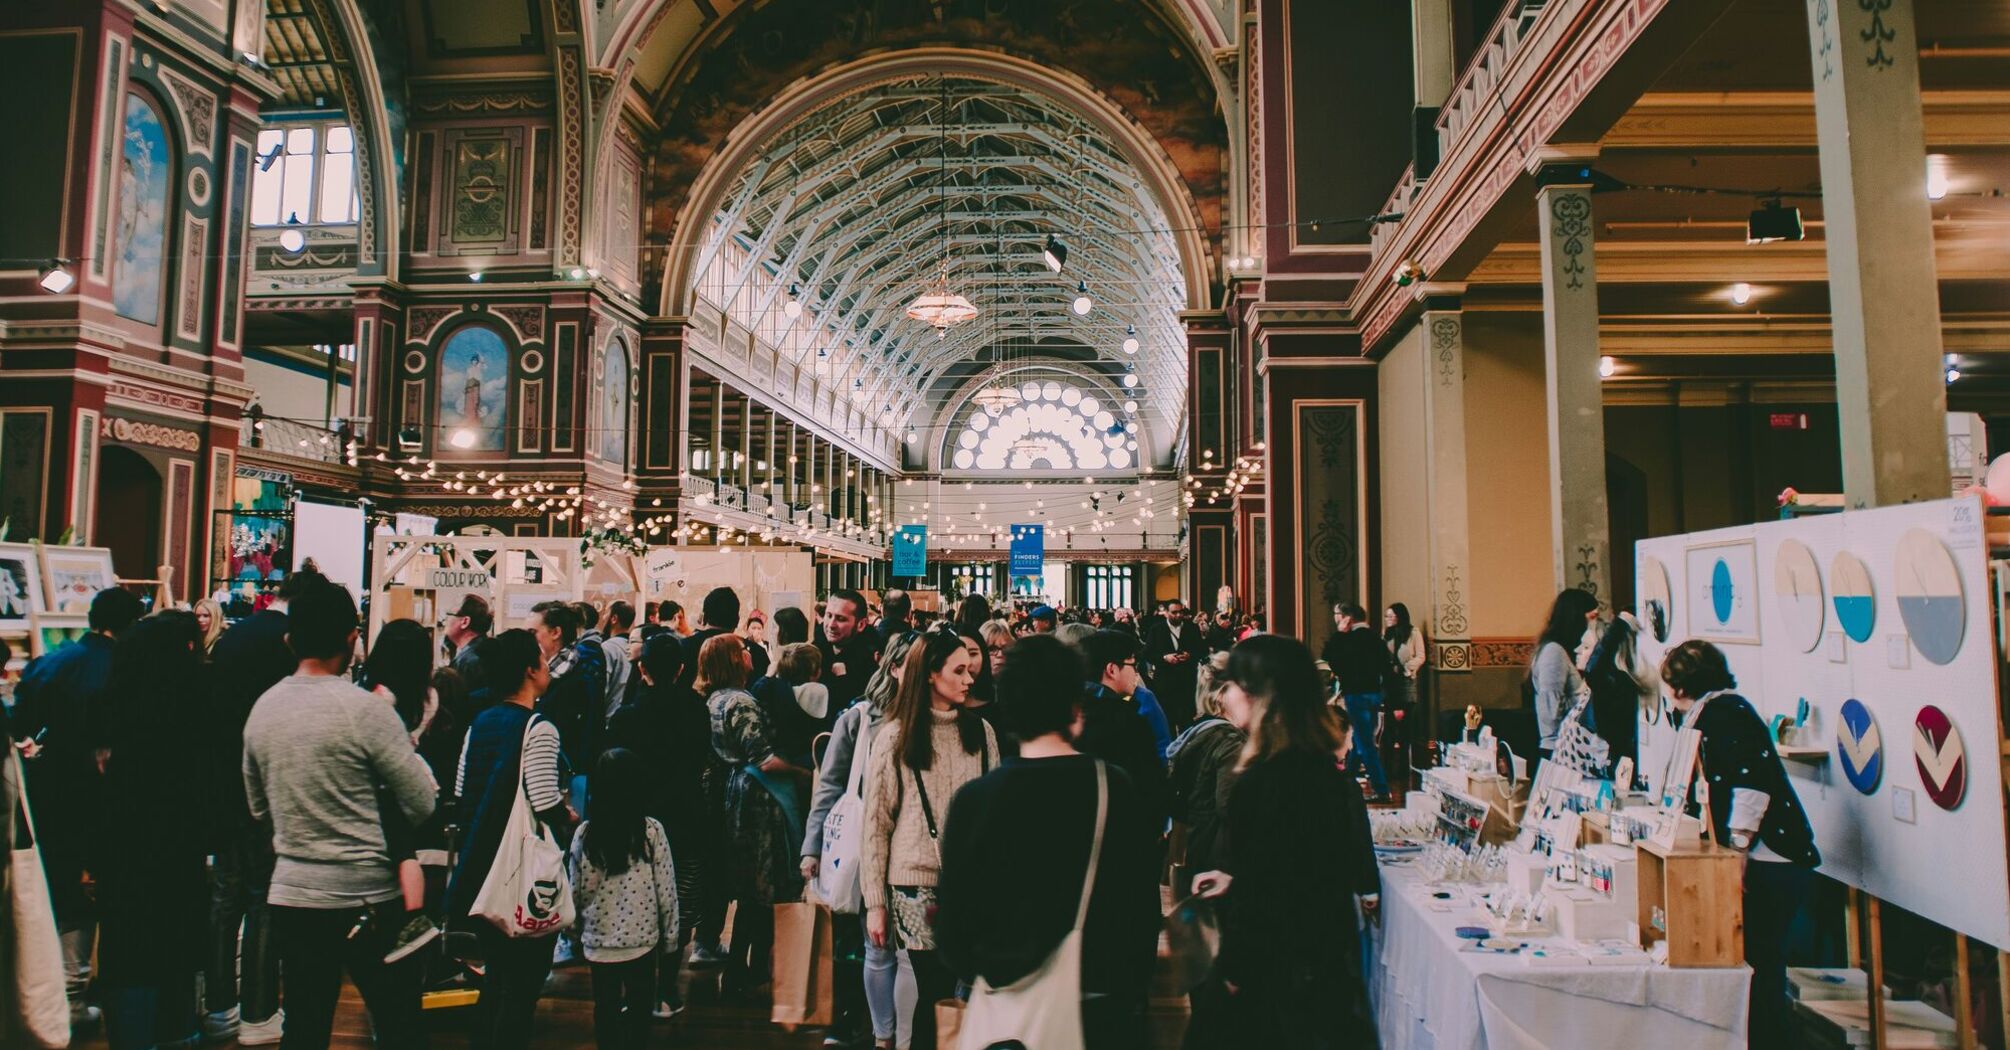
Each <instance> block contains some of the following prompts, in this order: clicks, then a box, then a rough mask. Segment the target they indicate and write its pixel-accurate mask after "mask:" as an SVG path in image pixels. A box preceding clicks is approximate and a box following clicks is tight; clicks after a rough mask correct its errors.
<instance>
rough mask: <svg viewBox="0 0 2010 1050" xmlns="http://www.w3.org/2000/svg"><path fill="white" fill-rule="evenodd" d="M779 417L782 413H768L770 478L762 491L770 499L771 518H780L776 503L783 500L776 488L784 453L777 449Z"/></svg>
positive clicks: (769, 510)
mask: <svg viewBox="0 0 2010 1050" xmlns="http://www.w3.org/2000/svg"><path fill="white" fill-rule="evenodd" d="M779 415H780V413H777V412H769V413H768V477H767V482H766V484H764V485H762V486H761V489H762V491H763V492H764V493H765V494H766V495H767V497H768V517H771V518H774V517H780V515H778V514H776V513H775V501H776V500H778V499H781V498H782V493H781V491H780V490H779V489H776V488H775V471H776V469H777V467H778V463H777V461H778V460H780V459H781V458H782V455H783V453H782V452H781V451H780V450H779V449H777V448H776V447H775V431H776V429H777V428H776V426H775V420H776V418H777V417H778V416H779Z"/></svg>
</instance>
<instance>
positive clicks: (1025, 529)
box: [1007, 525, 1047, 576]
mask: <svg viewBox="0 0 2010 1050" xmlns="http://www.w3.org/2000/svg"><path fill="white" fill-rule="evenodd" d="M1046 560H1047V527H1046V526H1045V525H1014V526H1012V562H1011V566H1010V568H1009V569H1008V570H1007V571H1008V572H1009V573H1010V574H1011V575H1013V576H1038V575H1040V574H1041V573H1042V572H1044V571H1046V565H1045V562H1046Z"/></svg>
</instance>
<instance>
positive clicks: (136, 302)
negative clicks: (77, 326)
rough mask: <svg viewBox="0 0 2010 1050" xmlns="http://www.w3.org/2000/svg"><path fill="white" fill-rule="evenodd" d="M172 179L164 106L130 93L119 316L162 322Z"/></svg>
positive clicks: (120, 221)
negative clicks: (162, 289) (162, 293)
mask: <svg viewBox="0 0 2010 1050" xmlns="http://www.w3.org/2000/svg"><path fill="white" fill-rule="evenodd" d="M173 182H174V147H173V145H171V144H170V142H169V140H168V130H167V124H166V123H165V122H163V121H162V120H161V111H160V108H159V107H157V106H155V105H154V103H153V101H152V100H151V99H149V98H147V97H146V96H145V95H143V94H141V93H139V92H137V91H129V92H127V93H126V123H125V133H124V145H123V148H122V149H121V150H120V152H119V211H118V218H117V233H116V236H117V237H118V242H117V243H118V260H117V264H116V265H115V266H113V267H112V306H113V308H114V309H116V310H117V311H118V313H119V316H120V317H126V318H131V319H132V320H135V321H138V322H140V323H141V324H149V325H157V324H159V323H161V288H162V286H163V285H164V284H165V283H166V280H167V271H166V267H167V231H168V187H169V186H171V185H173Z"/></svg>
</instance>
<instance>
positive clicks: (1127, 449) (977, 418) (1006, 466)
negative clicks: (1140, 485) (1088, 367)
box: [949, 379, 1138, 471]
mask: <svg viewBox="0 0 2010 1050" xmlns="http://www.w3.org/2000/svg"><path fill="white" fill-rule="evenodd" d="M994 389H1010V388H994ZM1016 393H1017V394H1018V401H1017V403H1016V404H1012V405H1010V406H1004V405H995V404H994V405H991V406H984V407H977V408H973V409H972V411H971V412H970V413H969V415H968V416H967V417H966V418H965V420H964V423H963V426H962V427H961V428H960V430H958V431H956V432H955V433H956V436H955V439H954V440H953V441H952V442H951V445H950V450H949V462H950V465H952V466H954V467H955V468H956V469H958V470H1000V471H1002V470H1068V471H1077V470H1130V469H1132V468H1133V467H1135V466H1136V465H1137V462H1138V440H1137V422H1136V419H1135V413H1136V411H1137V404H1136V402H1133V401H1117V402H1105V401H1103V400H1101V399H1099V398H1097V397H1096V396H1095V395H1094V394H1092V393H1091V392H1089V391H1086V390H1083V389H1082V388H1081V387H1080V386H1077V385H1076V384H1074V383H1071V382H1068V381H1066V380H1059V379H1048V380H1045V381H1031V382H1026V383H1024V384H1022V385H1020V386H1019V387H1018V388H1016ZM994 409H995V410H994Z"/></svg>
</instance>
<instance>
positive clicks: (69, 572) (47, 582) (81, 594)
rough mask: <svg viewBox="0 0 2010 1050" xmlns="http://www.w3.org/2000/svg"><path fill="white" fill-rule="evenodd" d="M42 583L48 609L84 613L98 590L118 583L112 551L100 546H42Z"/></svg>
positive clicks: (45, 604) (44, 605) (54, 611)
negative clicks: (113, 567) (114, 571)
mask: <svg viewBox="0 0 2010 1050" xmlns="http://www.w3.org/2000/svg"><path fill="white" fill-rule="evenodd" d="M42 583H43V597H44V599H46V600H45V601H44V603H43V607H44V608H45V609H47V610H48V611H49V612H52V613H83V612H88V611H90V608H91V599H92V598H94V597H96V596H97V594H98V592H99V591H102V590H104V589H106V588H108V587H116V586H118V577H117V576H115V575H113V573H112V552H111V551H110V550H107V549H106V548H103V547H43V548H42Z"/></svg>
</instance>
